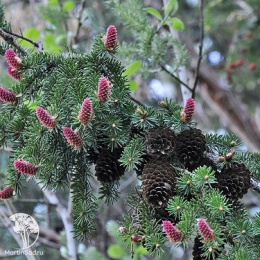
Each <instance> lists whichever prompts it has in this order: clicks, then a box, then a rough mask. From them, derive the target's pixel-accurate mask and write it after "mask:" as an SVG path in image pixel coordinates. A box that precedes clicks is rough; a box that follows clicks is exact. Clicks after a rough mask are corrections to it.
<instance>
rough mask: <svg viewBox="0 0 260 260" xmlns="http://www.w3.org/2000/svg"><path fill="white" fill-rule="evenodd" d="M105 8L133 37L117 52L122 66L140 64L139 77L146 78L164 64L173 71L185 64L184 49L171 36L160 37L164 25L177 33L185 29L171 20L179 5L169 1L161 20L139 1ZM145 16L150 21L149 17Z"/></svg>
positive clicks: (112, 2)
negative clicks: (121, 59) (121, 60)
mask: <svg viewBox="0 0 260 260" xmlns="http://www.w3.org/2000/svg"><path fill="white" fill-rule="evenodd" d="M106 4H107V6H108V7H109V9H110V10H111V9H112V10H113V12H114V13H115V14H116V16H117V17H118V18H119V19H120V20H121V21H122V22H123V23H124V24H125V26H127V28H128V30H129V32H130V33H131V35H132V37H133V41H132V42H131V44H128V43H126V42H123V43H122V45H121V48H120V49H119V54H120V56H121V57H123V62H124V65H126V66H128V65H129V64H135V62H139V61H141V62H142V66H141V68H140V69H139V70H138V73H139V74H141V75H142V76H144V77H147V78H149V77H150V76H151V75H153V73H154V71H155V70H156V72H159V71H161V66H162V65H164V64H168V66H170V67H171V68H172V70H173V71H176V70H177V69H178V67H179V66H181V65H183V64H184V62H185V57H187V55H186V54H185V51H184V48H183V46H182V45H181V44H180V43H179V42H178V41H176V40H175V39H173V37H171V36H170V35H168V34H165V33H161V29H162V28H163V26H165V25H168V26H170V27H173V28H174V29H176V30H183V29H184V24H183V23H182V22H181V20H180V19H178V18H176V17H171V16H172V15H174V14H175V13H176V12H177V10H178V1H176V0H174V1H168V4H167V5H166V6H165V7H164V10H163V11H164V17H162V15H161V12H162V11H161V12H160V11H158V10H156V9H154V8H152V7H147V8H144V7H143V6H142V4H141V2H140V1H138V0H135V1H130V0H126V1H124V2H123V3H120V1H117V0H108V1H106ZM147 13H148V14H150V15H151V16H152V17H148V16H147ZM133 14H135V15H133ZM150 18H151V19H150ZM153 18H155V20H154V19H153ZM151 20H152V23H151ZM177 53H178V55H177ZM179 54H181V55H179ZM134 89H136V87H134ZM132 90H133V89H132Z"/></svg>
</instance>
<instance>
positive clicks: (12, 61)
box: [5, 49, 22, 69]
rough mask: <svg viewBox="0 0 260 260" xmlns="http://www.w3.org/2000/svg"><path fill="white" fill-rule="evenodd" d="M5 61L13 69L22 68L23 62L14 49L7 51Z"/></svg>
mask: <svg viewBox="0 0 260 260" xmlns="http://www.w3.org/2000/svg"><path fill="white" fill-rule="evenodd" d="M5 59H6V61H7V63H8V64H9V65H10V66H11V67H13V68H15V69H19V68H20V67H21V63H22V60H21V59H20V58H19V57H18V55H17V54H16V53H15V52H14V51H13V50H12V49H8V50H6V52H5Z"/></svg>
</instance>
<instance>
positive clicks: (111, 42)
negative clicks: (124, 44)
mask: <svg viewBox="0 0 260 260" xmlns="http://www.w3.org/2000/svg"><path fill="white" fill-rule="evenodd" d="M104 43H105V46H106V49H107V50H108V51H113V50H114V49H115V47H116V45H117V30H116V27H115V26H114V25H110V26H109V27H108V28H107V31H106V36H105V41H104Z"/></svg>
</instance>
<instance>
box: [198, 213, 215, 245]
mask: <svg viewBox="0 0 260 260" xmlns="http://www.w3.org/2000/svg"><path fill="white" fill-rule="evenodd" d="M198 230H199V232H200V234H201V236H202V237H203V238H204V242H206V241H210V240H213V239H214V237H215V235H214V230H212V229H211V228H210V226H209V225H208V224H207V222H206V220H205V219H202V218H200V219H198Z"/></svg>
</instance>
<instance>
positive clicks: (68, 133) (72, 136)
mask: <svg viewBox="0 0 260 260" xmlns="http://www.w3.org/2000/svg"><path fill="white" fill-rule="evenodd" d="M63 134H64V136H65V138H66V139H67V141H68V143H69V144H70V145H71V146H73V147H75V149H79V148H80V147H81V146H82V144H83V141H82V139H81V137H80V136H79V135H78V134H77V133H75V132H74V131H73V130H72V129H70V128H69V127H64V128H63Z"/></svg>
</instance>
